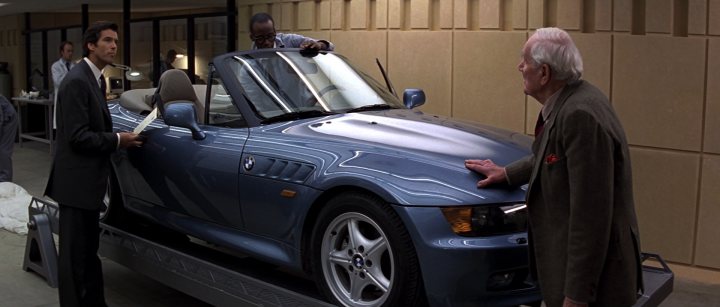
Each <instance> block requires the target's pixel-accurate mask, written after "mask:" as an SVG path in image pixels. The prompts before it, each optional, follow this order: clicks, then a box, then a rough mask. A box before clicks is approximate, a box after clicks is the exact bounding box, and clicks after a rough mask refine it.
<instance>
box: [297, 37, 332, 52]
mask: <svg viewBox="0 0 720 307" xmlns="http://www.w3.org/2000/svg"><path fill="white" fill-rule="evenodd" d="M300 49H302V50H308V51H310V50H312V51H320V50H325V49H327V45H325V43H324V42H322V41H316V40H311V39H309V40H306V41H304V42H303V43H302V44H300Z"/></svg>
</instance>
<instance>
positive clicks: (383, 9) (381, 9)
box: [375, 0, 388, 29]
mask: <svg viewBox="0 0 720 307" xmlns="http://www.w3.org/2000/svg"><path fill="white" fill-rule="evenodd" d="M387 26H388V0H376V1H375V27H376V28H378V29H386V28H387Z"/></svg>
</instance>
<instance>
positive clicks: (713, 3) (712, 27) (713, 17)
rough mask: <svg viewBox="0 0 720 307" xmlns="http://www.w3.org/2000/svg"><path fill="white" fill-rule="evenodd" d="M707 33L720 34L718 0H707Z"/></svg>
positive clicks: (719, 3)
mask: <svg viewBox="0 0 720 307" xmlns="http://www.w3.org/2000/svg"><path fill="white" fill-rule="evenodd" d="M708 5H709V7H708V10H710V12H708V15H709V16H708V22H709V23H710V24H709V25H708V28H709V29H708V34H710V35H720V0H708Z"/></svg>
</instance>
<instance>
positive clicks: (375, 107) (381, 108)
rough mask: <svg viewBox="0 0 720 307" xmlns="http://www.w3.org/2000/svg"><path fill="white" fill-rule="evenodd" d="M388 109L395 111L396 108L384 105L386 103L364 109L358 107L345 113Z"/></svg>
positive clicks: (371, 105)
mask: <svg viewBox="0 0 720 307" xmlns="http://www.w3.org/2000/svg"><path fill="white" fill-rule="evenodd" d="M387 109H395V107H393V106H391V105H389V104H384V103H378V104H369V105H366V106H362V107H357V108H354V109H350V110H347V111H345V113H352V112H362V111H375V110H387Z"/></svg>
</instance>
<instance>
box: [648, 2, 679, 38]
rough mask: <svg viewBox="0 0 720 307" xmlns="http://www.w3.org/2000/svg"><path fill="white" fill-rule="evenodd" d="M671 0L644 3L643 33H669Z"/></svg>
mask: <svg viewBox="0 0 720 307" xmlns="http://www.w3.org/2000/svg"><path fill="white" fill-rule="evenodd" d="M672 2H673V0H650V1H645V31H646V32H648V33H670V29H671V26H672V5H673V3H672Z"/></svg>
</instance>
